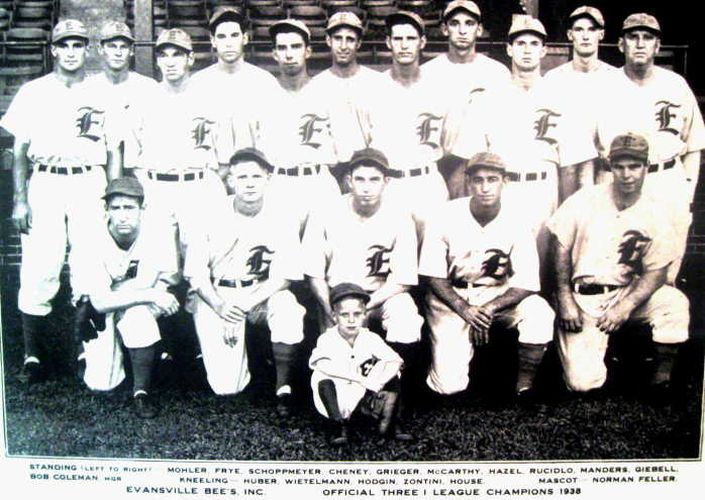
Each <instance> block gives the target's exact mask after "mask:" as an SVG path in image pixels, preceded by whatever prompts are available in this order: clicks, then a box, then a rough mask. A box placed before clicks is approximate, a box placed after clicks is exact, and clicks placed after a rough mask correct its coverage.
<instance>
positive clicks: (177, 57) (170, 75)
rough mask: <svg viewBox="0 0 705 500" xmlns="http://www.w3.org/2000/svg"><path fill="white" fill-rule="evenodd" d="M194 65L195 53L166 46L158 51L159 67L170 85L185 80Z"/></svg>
mask: <svg viewBox="0 0 705 500" xmlns="http://www.w3.org/2000/svg"><path fill="white" fill-rule="evenodd" d="M192 65H193V53H191V52H187V51H185V50H184V49H181V48H179V47H174V46H171V45H165V46H163V47H161V48H160V49H159V50H158V51H157V66H158V67H159V70H160V71H161V72H162V76H163V77H164V79H165V80H166V81H168V82H170V83H178V82H180V81H181V80H183V78H184V76H186V74H187V73H188V72H189V70H190V69H191V66H192Z"/></svg>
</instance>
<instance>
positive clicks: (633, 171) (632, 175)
mask: <svg viewBox="0 0 705 500" xmlns="http://www.w3.org/2000/svg"><path fill="white" fill-rule="evenodd" d="M610 169H611V170H612V176H613V179H614V181H613V182H614V187H615V188H616V189H617V192H618V193H619V194H620V195H623V196H629V195H633V194H635V193H640V192H641V187H642V185H643V184H644V179H645V178H646V163H645V162H644V161H643V160H641V159H638V158H632V157H630V156H620V157H618V158H616V159H614V160H611V161H610Z"/></svg>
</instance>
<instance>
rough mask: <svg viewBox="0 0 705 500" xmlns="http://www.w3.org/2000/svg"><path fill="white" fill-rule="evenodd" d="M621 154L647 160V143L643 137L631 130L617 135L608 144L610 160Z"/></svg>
mask: <svg viewBox="0 0 705 500" xmlns="http://www.w3.org/2000/svg"><path fill="white" fill-rule="evenodd" d="M621 156H630V157H633V158H636V159H639V160H642V161H647V160H648V158H649V143H648V142H647V141H646V139H645V138H644V137H642V136H640V135H638V134H634V133H632V132H627V133H626V134H622V135H618V136H617V137H615V138H614V139H613V140H612V144H610V160H615V159H617V158H619V157H621Z"/></svg>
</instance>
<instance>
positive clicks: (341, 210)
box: [304, 149, 423, 392]
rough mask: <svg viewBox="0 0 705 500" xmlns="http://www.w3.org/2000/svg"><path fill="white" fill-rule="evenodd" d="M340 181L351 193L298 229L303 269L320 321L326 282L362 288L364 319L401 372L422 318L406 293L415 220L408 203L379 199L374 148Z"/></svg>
mask: <svg viewBox="0 0 705 500" xmlns="http://www.w3.org/2000/svg"><path fill="white" fill-rule="evenodd" d="M345 181H346V182H347V184H348V186H349V188H350V194H348V195H345V196H343V197H342V198H341V199H339V200H338V202H337V203H336V204H335V205H331V206H327V207H325V210H321V211H320V212H315V213H314V214H313V215H312V216H311V220H310V222H309V224H308V226H307V228H306V233H305V235H304V255H305V258H304V262H305V269H304V272H305V274H306V275H307V276H308V277H309V279H310V283H311V288H312V289H313V292H314V294H315V295H316V298H317V299H318V302H319V303H320V305H321V307H322V309H323V312H324V315H325V319H326V326H331V325H332V324H333V323H334V321H333V313H332V311H333V304H332V303H331V302H330V300H329V293H330V290H331V288H333V287H335V286H336V285H338V284H340V283H354V284H355V285H358V286H360V287H361V288H362V289H363V290H365V292H366V293H369V294H370V300H369V302H368V303H367V305H366V319H367V320H368V321H369V320H371V319H372V320H377V321H381V324H382V329H383V330H384V331H385V332H386V340H387V342H388V343H389V344H390V345H391V346H392V347H393V348H394V350H395V351H397V352H398V353H399V354H400V355H401V357H402V358H403V360H404V364H405V367H406V369H407V373H408V369H410V368H412V367H415V365H416V363H415V361H416V357H417V356H418V349H417V346H418V342H419V340H420V339H421V326H422V324H423V319H422V318H421V316H419V313H418V310H417V308H416V305H415V304H414V300H413V299H412V298H411V295H409V293H408V291H409V289H410V288H411V287H412V286H414V285H416V284H417V282H418V276H417V257H416V256H417V242H416V232H415V230H414V223H413V220H412V219H411V217H410V215H409V214H408V211H401V210H400V209H399V207H398V206H391V205H390V204H389V203H388V202H387V201H386V197H385V195H384V193H385V188H386V185H387V183H388V181H389V168H388V165H387V159H386V158H385V157H384V155H383V154H382V153H380V152H379V151H377V150H374V149H363V150H360V151H356V152H355V153H354V154H353V156H352V159H351V160H350V162H349V163H348V165H347V173H346V175H345ZM410 381H411V379H410V378H409V376H405V377H404V385H405V391H404V392H407V391H406V388H407V387H408V388H409V389H411V390H413V388H411V387H410Z"/></svg>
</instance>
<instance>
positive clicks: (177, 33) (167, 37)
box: [154, 28, 193, 52]
mask: <svg viewBox="0 0 705 500" xmlns="http://www.w3.org/2000/svg"><path fill="white" fill-rule="evenodd" d="M164 45H173V46H174V47H178V48H180V49H184V50H185V51H187V52H193V43H191V36H190V35H189V34H188V33H186V32H185V31H184V30H182V29H180V28H171V29H169V30H164V31H162V32H161V33H160V34H159V36H158V37H157V43H156V44H155V45H154V48H155V49H159V48H160V47H163V46H164Z"/></svg>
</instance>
